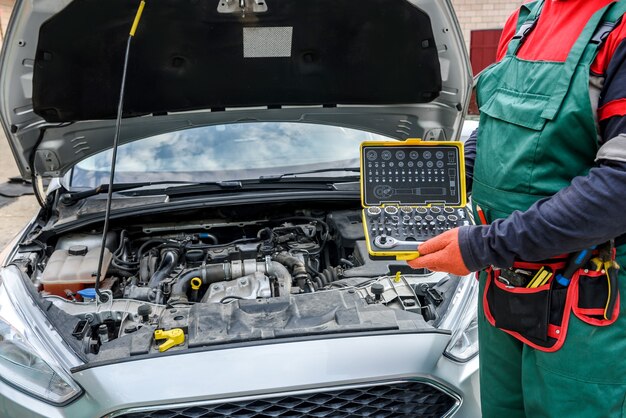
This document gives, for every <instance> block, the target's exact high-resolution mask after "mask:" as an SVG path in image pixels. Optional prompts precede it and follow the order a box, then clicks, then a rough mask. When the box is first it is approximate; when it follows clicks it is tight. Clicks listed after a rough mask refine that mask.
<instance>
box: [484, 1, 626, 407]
mask: <svg viewBox="0 0 626 418" xmlns="http://www.w3.org/2000/svg"><path fill="white" fill-rule="evenodd" d="M541 3H542V2H541V1H539V2H533V3H528V4H526V5H524V6H522V8H521V12H520V17H519V20H518V23H517V26H518V33H520V32H523V31H524V28H527V27H528V26H530V23H531V22H532V21H534V20H536V19H537V17H538V15H539V13H540V9H541V5H542V4H541ZM625 11H626V2H625V1H621V2H618V3H613V4H611V5H610V6H607V7H605V8H603V9H601V10H600V11H599V12H597V13H596V14H595V15H594V16H593V17H592V18H591V19H590V20H589V22H588V24H587V25H586V27H585V29H584V30H583V32H582V33H581V35H580V36H579V38H578V40H577V41H576V43H575V44H574V46H573V47H572V49H571V51H570V53H569V55H568V58H567V60H566V61H565V62H562V63H561V62H546V61H539V62H531V61H525V60H521V59H519V58H518V57H517V56H516V53H517V51H518V49H519V47H520V38H519V37H517V36H516V37H514V38H513V39H512V40H511V42H510V43H509V47H508V51H507V54H506V56H505V57H504V58H503V59H502V60H501V61H500V62H499V63H496V64H494V65H492V66H491V67H489V68H488V69H486V70H485V71H484V72H483V73H482V74H481V76H480V78H479V80H478V85H477V99H478V103H479V106H480V111H481V118H480V131H479V136H478V140H477V151H476V155H477V158H476V162H475V167H474V184H473V191H472V201H473V203H474V204H478V205H480V206H481V208H482V209H483V211H484V213H485V215H486V218H487V220H488V221H489V222H491V221H493V220H494V219H497V218H502V217H506V216H508V215H509V214H511V213H512V212H513V211H514V210H522V211H524V210H526V209H528V208H529V207H530V206H531V205H532V204H533V203H535V202H536V201H537V200H539V199H541V198H544V197H549V196H551V195H553V194H555V193H556V192H558V191H559V190H560V189H562V188H564V187H567V186H568V185H569V184H570V183H571V181H572V179H573V178H574V177H576V176H584V175H585V174H586V173H587V172H588V171H589V169H590V168H591V167H593V166H594V159H595V156H596V153H597V151H598V146H599V145H598V142H597V138H598V132H597V130H596V125H595V122H594V117H593V109H592V106H591V101H590V97H589V67H590V65H591V63H592V62H593V61H594V58H595V56H596V53H597V50H598V43H597V42H595V39H594V35H595V34H596V31H597V29H598V28H599V27H600V26H601V25H602V23H603V22H606V21H611V22H613V21H616V20H617V19H618V18H619V17H620V16H622V15H623V14H624V12H625ZM522 26H524V27H523V28H522ZM520 28H522V30H521V31H519V29H520ZM622 198H626V197H622ZM598 216H602V214H598ZM625 216H626V215H625ZM617 261H618V263H619V264H620V265H622V266H624V267H623V268H622V270H621V271H620V288H621V290H620V293H621V295H622V296H624V297H622V298H620V299H621V302H620V304H621V307H620V310H621V314H620V316H619V317H618V319H617V321H616V322H614V323H613V324H611V325H608V326H594V325H589V324H587V323H585V322H583V321H582V320H581V319H579V318H578V317H577V316H575V315H570V318H569V329H568V330H567V337H566V339H565V342H564V344H563V346H562V347H561V348H560V349H559V350H557V351H555V352H543V351H539V350H536V349H534V348H531V347H530V346H528V345H526V344H523V343H522V342H520V341H518V340H517V339H515V338H513V337H512V336H510V335H509V334H507V333H505V332H503V331H501V330H500V329H498V328H495V327H494V326H492V325H490V324H489V323H488V322H487V319H486V317H485V315H484V312H483V302H482V298H480V299H481V302H480V306H479V338H480V384H481V399H482V406H483V414H484V416H485V417H505V418H514V417H523V416H528V417H545V416H550V417H621V416H624V417H626V310H625V309H626V303H625V302H624V299H625V298H626V274H624V270H626V248H624V246H622V247H618V249H617ZM485 277H486V274H485V272H482V273H481V274H480V282H481V283H480V284H481V295H482V294H483V293H482V292H483V291H484V287H485Z"/></svg>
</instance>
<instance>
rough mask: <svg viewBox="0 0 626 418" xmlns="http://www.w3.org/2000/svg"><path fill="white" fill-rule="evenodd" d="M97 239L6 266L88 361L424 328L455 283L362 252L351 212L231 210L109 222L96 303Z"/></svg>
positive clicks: (23, 255) (54, 245) (357, 220)
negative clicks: (24, 280) (18, 273)
mask: <svg viewBox="0 0 626 418" xmlns="http://www.w3.org/2000/svg"><path fill="white" fill-rule="evenodd" d="M186 215H188V216H186ZM183 219H188V220H185V221H183ZM101 240H102V232H101V231H98V230H97V229H96V230H88V231H86V230H80V231H72V232H69V233H65V234H62V235H59V236H55V237H51V238H50V239H48V241H47V242H45V243H42V242H40V243H39V244H40V245H39V247H40V248H37V246H35V245H28V246H22V247H21V249H20V251H19V252H18V253H17V255H16V258H15V259H14V264H16V265H19V266H20V267H21V269H22V271H23V272H24V273H25V275H27V276H28V277H29V278H30V282H32V284H33V288H34V289H35V290H36V292H37V293H38V295H39V296H40V299H41V301H42V303H43V304H44V305H45V306H47V307H46V308H45V309H47V310H48V311H49V312H52V319H51V322H54V323H55V326H56V327H57V328H59V329H61V331H62V333H63V334H65V335H68V336H70V335H71V337H69V338H70V339H71V340H72V345H73V346H74V347H75V348H76V349H77V350H79V351H80V352H82V353H83V354H84V355H85V356H86V357H87V358H89V359H93V360H103V361H106V360H109V359H119V358H121V357H125V356H134V355H141V354H150V353H156V352H163V351H168V350H172V351H174V350H183V349H187V348H194V347H203V346H210V345H215V344H224V343H234V342H242V341H254V340H266V339H270V338H281V337H303V336H310V335H331V334H336V333H342V332H385V331H392V332H415V331H417V330H423V329H430V330H433V329H437V326H438V323H439V322H440V321H441V320H442V318H443V317H444V316H445V312H446V309H447V307H448V305H449V303H450V301H451V299H452V297H453V295H454V292H455V289H456V288H457V286H458V283H459V278H458V277H456V276H450V275H447V274H444V273H434V272H429V271H420V270H412V269H411V268H410V267H409V266H408V265H407V264H406V263H405V262H403V261H396V260H395V259H391V258H385V257H371V256H370V255H368V252H367V247H366V243H365V237H364V229H363V224H362V221H361V214H360V210H359V209H358V208H354V209H353V208H345V207H341V208H338V209H337V210H331V211H324V210H321V209H315V208H301V207H289V208H284V207H280V208H278V207H277V208H271V207H270V208H265V209H264V210H258V208H257V209H256V210H252V209H251V208H248V209H243V210H242V209H235V208H233V209H232V210H230V211H216V212H215V213H214V214H212V216H209V217H206V216H204V217H198V216H197V214H196V215H195V217H194V215H193V214H182V215H180V216H177V217H176V219H172V218H164V217H162V216H161V217H158V218H136V219H132V220H130V219H129V220H126V221H125V222H117V223H116V224H115V225H114V226H113V227H112V228H111V230H110V232H109V233H108V235H107V237H106V241H105V242H106V245H105V250H104V252H103V254H104V255H103V261H102V269H101V272H102V279H101V280H100V283H99V291H100V292H101V293H102V294H104V295H105V296H106V297H105V298H104V299H105V300H106V301H102V300H101V301H98V300H97V298H96V294H95V290H94V284H95V276H96V271H97V267H98V255H99V254H100V245H101ZM173 330H180V331H175V333H177V334H176V335H177V336H178V337H176V338H174V336H173V335H174V334H172V332H174V331H173ZM155 332H156V333H157V334H156V335H155ZM159 333H160V334H159ZM179 334H182V337H180V335H179ZM159 336H162V338H158V337H159ZM179 337H180V338H179ZM181 338H182V339H181Z"/></svg>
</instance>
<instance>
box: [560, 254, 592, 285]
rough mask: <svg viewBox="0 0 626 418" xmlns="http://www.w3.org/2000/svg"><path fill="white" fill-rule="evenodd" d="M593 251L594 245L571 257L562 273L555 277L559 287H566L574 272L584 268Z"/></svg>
mask: <svg viewBox="0 0 626 418" xmlns="http://www.w3.org/2000/svg"><path fill="white" fill-rule="evenodd" d="M595 249H596V246H595V245H594V246H593V247H590V248H585V249H584V250H581V251H579V252H578V253H577V254H576V255H575V256H573V257H571V258H570V259H569V261H568V262H567V265H566V266H565V270H563V273H561V274H558V275H557V276H556V281H557V282H558V283H559V284H560V285H561V286H565V287H567V286H568V285H569V282H570V281H571V280H572V276H573V275H574V272H575V271H576V270H578V269H579V268H581V267H582V266H584V265H585V264H586V263H587V261H589V260H590V259H591V255H592V253H593V250H595Z"/></svg>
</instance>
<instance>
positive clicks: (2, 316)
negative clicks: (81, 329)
mask: <svg viewBox="0 0 626 418" xmlns="http://www.w3.org/2000/svg"><path fill="white" fill-rule="evenodd" d="M9 269H12V270H15V269H14V268H12V267H8V268H6V269H4V270H3V271H2V272H0V280H1V283H0V379H2V380H4V381H6V382H7V383H9V384H10V385H12V386H14V387H16V388H18V389H20V390H22V391H24V392H27V393H29V394H31V395H34V396H36V397H38V398H40V399H42V400H44V401H46V402H49V403H53V404H65V403H67V402H69V401H70V400H72V399H73V398H74V397H76V396H78V395H79V394H80V393H81V389H80V387H79V386H78V385H77V384H76V382H74V381H73V380H72V378H71V377H70V376H69V374H68V373H67V372H66V371H65V370H64V368H63V367H62V366H61V365H60V364H59V360H58V359H57V358H55V356H54V355H53V354H52V352H53V351H54V348H53V347H52V345H51V342H50V341H46V337H54V336H57V337H58V334H56V332H55V331H53V330H52V329H51V328H50V324H49V323H47V322H46V321H45V319H44V318H43V314H42V313H41V312H36V311H35V310H36V309H38V307H37V306H36V305H35V304H34V301H33V300H32V298H31V297H30V295H29V294H28V293H27V290H26V289H25V287H24V283H23V282H22V279H21V277H19V273H18V272H17V271H16V270H15V271H14V272H9ZM36 331H37V332H36ZM42 331H43V332H46V331H50V333H51V334H52V335H48V336H42V335H41V334H40V333H41V332H42ZM59 339H60V337H59Z"/></svg>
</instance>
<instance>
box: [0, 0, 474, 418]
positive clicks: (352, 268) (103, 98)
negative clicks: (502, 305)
mask: <svg viewBox="0 0 626 418" xmlns="http://www.w3.org/2000/svg"><path fill="white" fill-rule="evenodd" d="M138 5H139V2H134V1H133V2H129V1H122V0H109V1H106V2H104V1H93V0H74V1H70V0H30V1H21V0H18V1H17V3H16V5H15V10H14V13H13V16H12V19H11V22H10V25H9V30H8V32H7V34H6V38H5V41H4V50H3V54H2V61H1V71H0V115H1V121H2V125H3V127H4V130H5V132H6V135H7V137H8V139H9V142H10V145H11V149H12V151H13V154H14V156H15V160H16V162H17V164H18V166H19V168H20V171H21V174H22V176H23V177H24V178H25V179H28V180H32V182H33V185H34V186H33V187H34V188H35V190H36V193H37V196H38V200H39V201H40V204H41V206H42V208H41V211H40V212H39V213H38V215H37V216H36V217H35V218H34V219H33V220H32V222H31V223H29V224H28V225H26V226H25V228H24V230H23V232H22V233H20V234H19V235H18V236H17V237H16V238H15V240H14V241H13V242H12V243H11V244H10V245H9V246H8V247H7V248H6V249H5V250H4V251H3V252H2V253H1V254H0V266H2V269H1V270H0V279H1V283H0V416H3V417H30V416H37V417H39V416H40V417H48V418H52V417H102V416H105V417H126V418H131V417H133V418H134V417H251V418H252V417H253V418H261V417H361V416H362V417H400V416H406V417H418V416H420V417H450V416H457V417H476V416H480V409H479V402H478V358H477V352H478V342H477V335H476V302H477V284H476V280H474V278H473V277H471V276H469V277H457V276H452V275H447V274H444V273H433V272H429V271H419V270H411V269H410V268H408V266H407V265H406V263H405V262H402V261H396V260H394V259H388V258H373V257H370V256H369V255H368V251H367V246H366V242H365V238H364V231H363V225H362V222H361V215H360V214H361V209H362V208H361V201H360V183H359V144H360V143H361V142H363V141H396V140H397V141H402V140H404V139H407V138H423V139H425V140H439V141H443V140H455V139H458V138H459V135H460V131H461V126H462V123H463V118H464V112H465V109H466V107H467V103H468V98H469V91H470V88H471V83H472V79H471V76H470V71H469V66H468V59H467V56H466V52H465V50H464V46H463V45H464V44H463V41H462V38H461V35H460V30H459V25H458V22H457V20H456V18H455V16H454V14H453V11H452V7H451V4H450V2H449V1H440V0H361V1H359V2H355V1H349V0H298V1H293V0H267V1H266V0H214V1H202V2H201V1H192V0H159V1H158V2H157V1H154V2H148V3H147V4H146V5H145V9H144V11H143V15H142V16H141V18H140V19H137V21H136V22H137V23H138V25H136V31H135V30H133V34H134V37H132V38H131V37H129V30H130V29H131V26H132V24H133V21H134V19H135V16H138V14H136V10H137V7H138ZM131 40H132V42H131ZM126 51H128V54H127V55H126V56H125V53H126ZM125 57H126V58H125ZM122 80H125V90H124V91H125V93H124V96H123V97H124V100H123V101H121V100H120V90H121V89H120V87H121V84H122ZM116 142H119V146H116V147H115V148H114V149H115V153H116V154H117V156H116V159H115V170H114V173H115V174H114V176H113V183H112V185H111V186H110V187H109V186H108V185H109V184H110V183H109V182H110V177H111V175H110V172H111V170H112V163H111V162H112V157H113V146H114V143H116ZM46 179H50V180H49V181H48V183H49V185H48V186H47V190H45V191H44V188H43V184H44V183H46ZM109 205H110V206H109Z"/></svg>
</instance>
